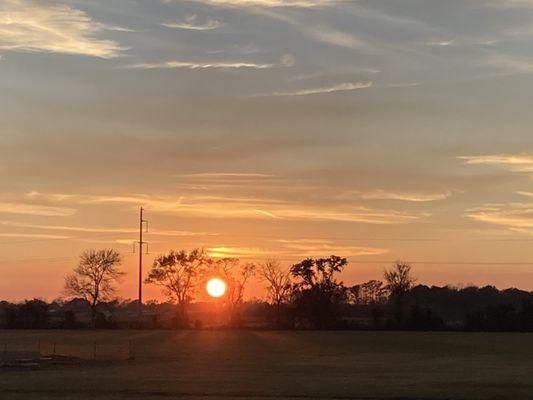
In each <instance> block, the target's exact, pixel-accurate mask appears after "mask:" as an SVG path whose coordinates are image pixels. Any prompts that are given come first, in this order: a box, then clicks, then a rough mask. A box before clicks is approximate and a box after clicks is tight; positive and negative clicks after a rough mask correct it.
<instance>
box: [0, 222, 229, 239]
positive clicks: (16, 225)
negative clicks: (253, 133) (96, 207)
mask: <svg viewBox="0 0 533 400" xmlns="http://www.w3.org/2000/svg"><path fill="white" fill-rule="evenodd" d="M0 225H2V226H9V227H12V228H30V229H42V230H54V231H65V232H80V233H117V234H124V233H126V234H129V233H131V234H136V233H138V232H139V230H138V229H137V228H126V227H118V228H114V227H90V226H70V225H43V224H27V223H21V222H16V221H2V222H0ZM149 234H150V235H151V236H176V237H194V236H218V235H219V233H214V232H192V231H180V230H166V229H150V232H149Z"/></svg>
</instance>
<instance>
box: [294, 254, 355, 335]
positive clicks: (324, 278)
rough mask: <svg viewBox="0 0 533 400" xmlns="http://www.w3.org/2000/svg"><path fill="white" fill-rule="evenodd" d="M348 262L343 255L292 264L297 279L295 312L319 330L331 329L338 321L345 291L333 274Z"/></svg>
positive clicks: (344, 300)
mask: <svg viewBox="0 0 533 400" xmlns="http://www.w3.org/2000/svg"><path fill="white" fill-rule="evenodd" d="M347 264H348V261H347V260H346V258H341V257H338V256H331V257H329V258H319V259H312V258H308V259H306V260H303V261H302V262H300V263H298V264H294V265H293V266H292V267H291V274H292V276H293V277H294V278H295V279H297V280H298V281H297V282H296V283H295V284H294V286H293V297H294V302H295V305H296V312H297V315H299V316H300V317H303V318H304V319H306V320H307V321H308V322H309V323H310V324H311V326H312V327H314V328H318V329H325V328H333V327H335V326H336V325H337V324H338V323H339V321H340V311H341V310H340V309H341V306H342V305H343V304H344V303H345V302H346V295H347V290H346V288H345V287H344V285H343V283H342V282H337V280H336V279H335V274H337V273H340V272H341V271H342V270H343V269H344V268H345V267H346V265H347Z"/></svg>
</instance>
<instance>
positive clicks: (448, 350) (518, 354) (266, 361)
mask: <svg viewBox="0 0 533 400" xmlns="http://www.w3.org/2000/svg"><path fill="white" fill-rule="evenodd" d="M39 339H40V342H41V348H42V349H43V351H45V352H47V351H49V348H48V347H47V346H50V344H51V343H52V342H57V345H56V346H57V347H58V349H57V351H58V352H62V351H69V352H72V353H75V352H79V355H83V356H84V357H87V358H90V357H91V356H94V354H93V353H92V350H91V349H93V345H91V343H94V342H95V341H96V342H97V344H98V349H97V356H96V360H87V361H84V362H82V363H80V364H77V365H65V366H52V367H47V368H42V369H40V370H35V371H18V370H4V371H2V370H0V399H2V400H4V399H17V400H18V399H21V400H22V399H30V400H31V399H81V400H84V399H134V400H136V399H150V400H152V399H165V398H169V399H170V398H178V399H201V398H207V399H233V398H235V399H270V398H283V399H293V398H294V399H504V398H506V399H519V398H522V399H530V398H532V397H533V335H532V334H505V333H502V334H499V333H497V334H484V333H396V332H260V331H234V332H230V331H187V332H170V331H168V332H167V331H165V332H162V331H146V332H143V331H105V332H104V331H97V332H87V331H0V343H2V344H3V343H6V342H7V343H8V344H9V346H11V347H14V346H16V345H19V346H23V345H28V346H30V345H32V344H35V343H38V342H39ZM128 340H132V343H133V345H134V355H135V359H134V360H130V361H128V360H125V358H127V355H128ZM35 346H36V345H35ZM61 346H63V347H61ZM93 350H94V349H93Z"/></svg>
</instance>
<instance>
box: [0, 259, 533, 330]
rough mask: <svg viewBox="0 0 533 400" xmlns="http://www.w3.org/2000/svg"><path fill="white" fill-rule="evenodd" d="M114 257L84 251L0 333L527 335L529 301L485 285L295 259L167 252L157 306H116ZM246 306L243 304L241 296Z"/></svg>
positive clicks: (4, 305) (0, 318)
mask: <svg viewBox="0 0 533 400" xmlns="http://www.w3.org/2000/svg"><path fill="white" fill-rule="evenodd" d="M120 262H121V257H120V254H118V253H117V252H115V251H114V250H109V249H107V250H100V251H95V250H90V251H87V252H85V253H83V254H82V255H81V257H80V262H79V265H78V266H77V267H76V268H75V269H74V271H73V272H72V273H71V274H69V275H68V276H67V277H66V278H65V291H64V295H65V297H64V298H63V299H62V300H58V301H54V302H52V303H46V302H44V301H42V300H37V299H34V300H29V301H25V302H22V303H19V304H12V303H8V302H0V327H2V328H18V329H26V328H27V329H30V328H31V329H36V328H67V329H75V328H87V327H95V328H159V329H161V328H163V329H190V328H197V329H200V328H217V327H228V328H265V329H269V328H276V329H369V330H370V329H380V330H382V329H391V330H392V329H402V330H472V331H533V293H531V292H526V291H522V290H518V289H507V290H498V289H496V288H495V287H492V286H486V287H482V288H478V287H475V286H468V287H464V288H457V287H451V286H446V287H436V286H432V287H428V286H425V285H415V282H416V279H415V278H414V277H413V276H412V273H411V267H410V266H409V265H408V264H406V263H402V262H397V263H396V264H395V265H393V266H392V267H390V268H389V269H387V270H385V271H384V274H383V278H382V280H371V281H369V282H366V283H361V284H357V285H353V286H348V285H345V284H344V283H343V282H342V281H340V280H339V279H338V277H339V274H340V273H341V272H342V271H343V270H344V269H345V268H346V267H347V266H348V261H347V260H346V259H345V258H342V257H337V256H331V257H328V258H319V259H311V258H308V259H305V260H303V261H301V262H299V263H296V264H294V265H292V266H290V267H288V268H283V267H282V266H281V264H280V263H279V262H278V261H276V260H267V261H265V262H264V263H259V264H251V263H241V262H240V261H239V260H237V259H229V258H228V259H213V258H211V257H209V256H208V255H207V254H206V253H205V252H203V251H202V250H199V249H197V250H193V251H191V252H186V251H177V252H175V251H172V252H169V253H168V254H166V255H162V256H160V257H158V258H156V260H155V261H154V264H153V265H152V268H151V269H150V270H149V271H148V274H147V277H146V280H145V283H147V284H154V285H158V286H160V287H161V288H162V290H163V293H164V294H165V295H166V296H167V301H165V302H162V303H158V302H149V303H147V304H144V305H143V307H142V314H141V316H139V307H138V303H137V302H136V301H131V300H129V301H122V302H121V301H118V300H117V299H116V298H115V296H114V293H115V288H116V285H117V284H118V283H119V282H120V279H121V277H122V275H123V272H122V271H121V270H120ZM213 277H216V278H220V279H222V280H223V281H224V282H225V283H226V286H227V290H226V293H225V295H224V296H223V297H221V298H220V299H216V300H213V301H210V302H202V301H199V299H198V294H199V291H200V290H203V287H204V285H205V283H206V282H207V280H208V279H210V278H213ZM252 277H255V278H257V279H258V280H259V281H260V282H261V283H262V285H263V286H264V289H265V293H266V298H262V299H255V300H253V301H245V300H244V293H245V289H246V288H247V287H248V284H249V282H250V279H251V278H252ZM249 297H250V296H249Z"/></svg>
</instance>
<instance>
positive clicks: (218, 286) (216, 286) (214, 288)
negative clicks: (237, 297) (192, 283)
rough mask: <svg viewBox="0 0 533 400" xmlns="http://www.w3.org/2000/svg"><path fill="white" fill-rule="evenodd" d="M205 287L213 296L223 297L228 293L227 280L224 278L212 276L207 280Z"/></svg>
mask: <svg viewBox="0 0 533 400" xmlns="http://www.w3.org/2000/svg"><path fill="white" fill-rule="evenodd" d="M205 289H206V290H207V293H208V294H209V296H211V297H222V296H224V293H226V282H224V281H223V280H222V279H218V278H212V279H210V280H209V281H208V282H207V285H206V287H205Z"/></svg>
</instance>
